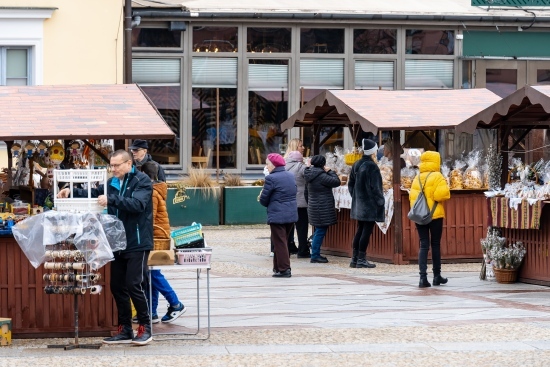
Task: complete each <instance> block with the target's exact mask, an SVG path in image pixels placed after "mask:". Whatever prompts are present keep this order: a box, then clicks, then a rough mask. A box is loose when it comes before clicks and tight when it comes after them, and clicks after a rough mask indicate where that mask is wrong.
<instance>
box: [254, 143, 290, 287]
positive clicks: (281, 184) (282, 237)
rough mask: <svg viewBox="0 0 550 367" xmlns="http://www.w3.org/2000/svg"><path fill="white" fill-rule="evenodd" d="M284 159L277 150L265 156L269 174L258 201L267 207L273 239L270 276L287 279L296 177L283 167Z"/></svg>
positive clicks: (288, 276) (288, 275) (268, 221)
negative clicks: (288, 245)
mask: <svg viewBox="0 0 550 367" xmlns="http://www.w3.org/2000/svg"><path fill="white" fill-rule="evenodd" d="M285 164H286V162H285V159H284V158H283V157H282V156H281V155H280V154H277V153H271V154H269V155H268V156H267V160H266V165H267V169H268V171H269V175H268V176H266V178H265V183H264V188H263V190H262V193H261V194H260V204H262V205H263V206H265V207H267V224H269V226H270V228H271V240H272V241H273V247H274V253H275V254H274V256H273V276H274V277H276V278H290V277H291V272H290V255H289V253H288V247H287V241H288V236H289V234H290V230H291V229H292V225H293V224H294V223H295V222H296V221H297V220H298V205H297V203H296V192H297V189H296V180H295V178H294V174H292V173H291V172H288V171H286V170H285Z"/></svg>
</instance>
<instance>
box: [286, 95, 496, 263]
mask: <svg viewBox="0 0 550 367" xmlns="http://www.w3.org/2000/svg"><path fill="white" fill-rule="evenodd" d="M498 100H500V97H499V96H497V95H496V94H494V93H492V92H490V91H489V90H487V89H468V90H425V91H378V90H327V91H324V92H323V93H321V94H319V95H318V96H317V97H315V98H314V99H312V100H311V101H310V102H308V103H307V104H305V105H304V106H303V107H302V108H300V109H299V110H298V111H297V112H296V113H295V114H294V115H292V116H291V117H290V118H289V119H287V120H286V121H285V122H284V123H283V124H282V126H281V127H282V129H283V130H286V129H289V128H292V127H295V126H299V127H310V128H312V129H313V132H314V134H313V135H314V144H313V152H314V154H316V153H317V152H318V151H319V146H320V145H322V143H323V141H324V140H326V139H327V137H326V136H325V137H324V138H323V139H321V136H320V133H319V132H320V130H321V127H333V131H334V130H335V129H337V128H340V127H348V128H349V129H350V131H351V132H352V136H356V135H357V134H356V132H357V130H358V129H361V130H362V131H363V132H372V133H373V134H376V133H377V132H378V131H382V130H383V131H391V132H392V138H393V141H396V142H397V141H400V136H399V132H400V130H412V131H414V132H415V133H420V134H425V133H424V132H425V131H426V130H430V129H455V128H456V127H457V126H459V125H460V124H461V123H463V122H464V121H465V120H466V119H468V118H469V117H471V116H472V115H475V114H477V113H478V112H479V111H482V110H484V109H485V108H487V107H488V106H490V105H492V104H493V103H495V102H497V101H498ZM433 146H434V147H433V150H438V149H437V146H438V144H437V142H433ZM400 149H401V146H400V144H394V146H393V156H394V157H399V156H400V155H401V151H400ZM392 169H393V171H392V178H391V182H392V185H391V184H390V185H391V186H392V189H393V193H392V194H393V195H392V196H393V218H391V221H389V225H388V226H387V230H386V232H385V233H384V231H383V230H382V229H381V228H380V226H375V230H374V231H373V235H372V237H371V243H370V244H369V249H368V252H367V254H368V257H369V259H372V260H375V261H382V262H390V263H394V264H408V263H410V262H416V261H417V259H418V248H419V241H418V236H417V233H416V229H415V227H414V225H413V224H412V223H411V222H410V221H409V220H408V218H407V213H408V211H409V200H408V193H407V191H404V190H402V189H401V179H400V175H401V167H400V164H399V160H394V161H393V167H392ZM341 190H343V191H344V193H345V191H346V190H345V189H341ZM445 209H446V219H445V221H444V228H443V238H442V245H441V256H442V260H443V261H453V262H459V261H478V260H480V259H481V258H482V253H481V248H480V245H479V239H480V238H482V237H483V236H484V234H485V233H486V230H487V223H486V220H485V218H486V217H487V205H486V201H485V196H484V195H483V190H481V187H480V188H479V189H476V190H452V193H451V200H449V201H448V202H446V203H445ZM386 212H387V213H388V210H386ZM337 216H338V224H336V225H334V226H331V227H329V230H328V232H327V235H326V237H325V241H324V243H323V250H324V251H325V252H326V253H329V254H335V255H342V256H350V255H351V251H352V248H351V243H352V239H353V236H354V234H355V231H356V226H357V223H356V221H354V220H351V219H350V210H349V209H348V208H345V206H340V208H339V209H338V212H337Z"/></svg>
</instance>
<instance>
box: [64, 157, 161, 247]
mask: <svg viewBox="0 0 550 367" xmlns="http://www.w3.org/2000/svg"><path fill="white" fill-rule="evenodd" d="M104 193H105V188H104V187H103V185H99V186H98V188H97V189H92V197H98V196H99V195H103V194H104ZM87 195H88V192H87V190H83V189H77V188H75V189H74V190H73V196H74V197H87ZM105 195H107V213H109V214H111V215H115V216H116V217H118V219H120V220H121V221H122V223H123V224H124V229H125V231H126V250H124V251H123V252H135V251H150V250H152V249H153V199H152V198H153V185H152V183H151V179H150V178H149V176H147V175H146V174H145V173H142V172H140V171H138V170H136V168H135V167H132V171H130V172H129V173H127V174H126V175H125V176H124V178H123V179H122V181H119V180H118V179H116V178H115V177H111V178H110V179H109V180H108V181H107V192H106V193H105Z"/></svg>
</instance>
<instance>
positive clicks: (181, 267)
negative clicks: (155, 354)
mask: <svg viewBox="0 0 550 367" xmlns="http://www.w3.org/2000/svg"><path fill="white" fill-rule="evenodd" d="M197 250H198V249H197ZM175 269H177V270H196V272H197V330H195V332H192V333H190V332H180V331H177V332H176V331H174V332H162V333H155V332H154V331H153V320H152V319H151V320H150V325H151V335H152V336H153V340H158V341H162V340H207V339H208V338H210V262H208V263H207V264H200V265H199V264H185V265H178V264H176V265H154V266H149V270H175ZM203 269H206V302H207V315H208V317H207V320H208V322H207V331H208V332H207V334H206V337H198V336H197V335H198V334H199V332H200V323H201V322H200V317H201V308H200V282H199V280H200V274H201V271H202V270H203ZM147 273H148V274H149V302H151V304H152V295H153V286H152V283H151V271H148V272H147ZM156 335H187V337H184V336H183V337H172V338H161V339H159V338H155V336H156ZM192 336H195V337H192Z"/></svg>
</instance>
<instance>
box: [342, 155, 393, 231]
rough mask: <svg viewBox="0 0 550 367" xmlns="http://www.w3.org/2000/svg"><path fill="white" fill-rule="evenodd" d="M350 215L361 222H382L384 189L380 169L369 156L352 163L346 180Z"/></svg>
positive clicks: (383, 217) (383, 218)
mask: <svg viewBox="0 0 550 367" xmlns="http://www.w3.org/2000/svg"><path fill="white" fill-rule="evenodd" d="M348 189H349V193H350V195H351V212H350V217H351V218H352V219H357V220H360V221H363V222H383V221H384V220H385V216H384V191H383V190H382V175H380V169H379V168H378V166H377V165H376V163H374V162H373V161H372V159H371V157H369V156H363V158H361V159H360V160H358V161H357V162H355V163H354V164H353V167H351V172H350V175H349V180H348Z"/></svg>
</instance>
